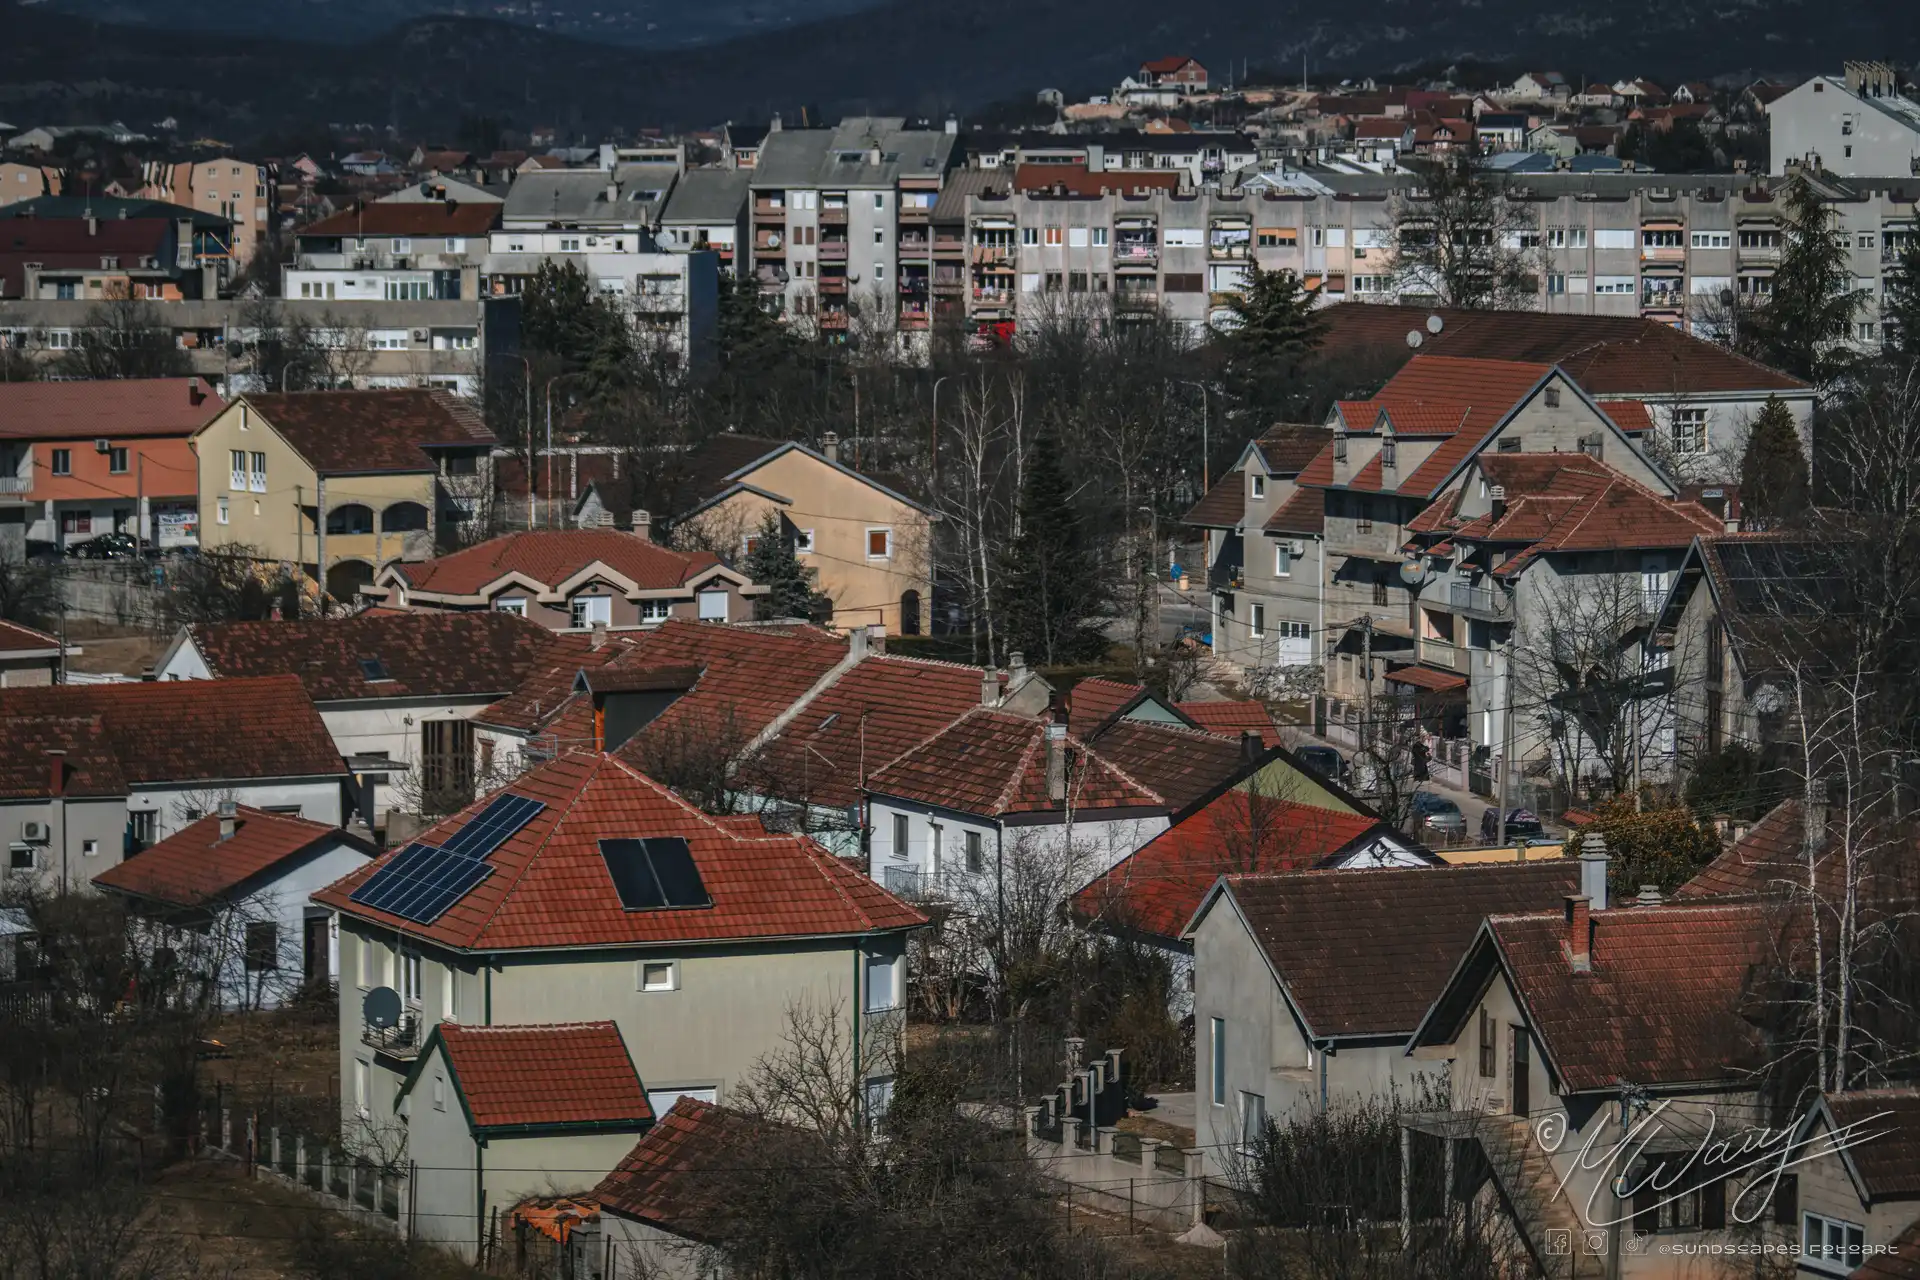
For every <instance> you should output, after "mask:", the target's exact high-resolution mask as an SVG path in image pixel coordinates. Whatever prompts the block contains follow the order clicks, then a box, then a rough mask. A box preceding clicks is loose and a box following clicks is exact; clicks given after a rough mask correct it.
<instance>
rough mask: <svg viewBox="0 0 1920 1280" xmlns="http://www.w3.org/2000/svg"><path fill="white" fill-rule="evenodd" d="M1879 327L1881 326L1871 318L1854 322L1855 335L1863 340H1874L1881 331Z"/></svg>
mask: <svg viewBox="0 0 1920 1280" xmlns="http://www.w3.org/2000/svg"><path fill="white" fill-rule="evenodd" d="M1879 328H1880V326H1878V325H1876V324H1875V323H1874V322H1873V321H1871V320H1861V321H1858V322H1856V323H1855V324H1854V326H1853V336H1854V337H1855V338H1857V339H1858V340H1860V341H1861V342H1872V341H1873V339H1874V335H1875V334H1876V333H1878V332H1879Z"/></svg>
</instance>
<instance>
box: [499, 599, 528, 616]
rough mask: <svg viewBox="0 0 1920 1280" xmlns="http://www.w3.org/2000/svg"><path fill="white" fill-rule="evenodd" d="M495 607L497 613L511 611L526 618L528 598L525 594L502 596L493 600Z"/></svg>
mask: <svg viewBox="0 0 1920 1280" xmlns="http://www.w3.org/2000/svg"><path fill="white" fill-rule="evenodd" d="M493 608H494V612H496V613H511V614H513V615H514V616H516V617H520V618H524V617H526V616H527V599H526V597H525V596H501V597H500V598H499V599H498V600H495V601H494V602H493Z"/></svg>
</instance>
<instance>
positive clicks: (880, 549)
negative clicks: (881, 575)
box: [867, 529, 893, 560]
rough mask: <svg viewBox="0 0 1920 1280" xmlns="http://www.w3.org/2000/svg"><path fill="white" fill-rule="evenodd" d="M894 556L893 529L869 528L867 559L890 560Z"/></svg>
mask: <svg viewBox="0 0 1920 1280" xmlns="http://www.w3.org/2000/svg"><path fill="white" fill-rule="evenodd" d="M892 557H893V530H892V529H868V530H867V559H869V560H889V559H892Z"/></svg>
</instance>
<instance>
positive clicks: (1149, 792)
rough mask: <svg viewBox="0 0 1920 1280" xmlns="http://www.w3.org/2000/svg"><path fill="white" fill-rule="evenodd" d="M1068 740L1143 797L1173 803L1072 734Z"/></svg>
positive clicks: (1210, 735)
mask: <svg viewBox="0 0 1920 1280" xmlns="http://www.w3.org/2000/svg"><path fill="white" fill-rule="evenodd" d="M1168 727H1169V728H1171V727H1173V726H1168ZM1179 727H1180V728H1181V729H1185V728H1186V726H1185V725H1181V726H1179ZM1206 736H1207V737H1209V738H1217V737H1220V736H1221V735H1219V734H1216V733H1209V734H1207V735H1206ZM1067 740H1068V741H1069V742H1077V743H1079V744H1080V750H1081V751H1083V752H1085V753H1086V754H1087V755H1088V756H1089V757H1091V758H1092V759H1093V761H1094V762H1095V763H1096V764H1099V765H1101V766H1103V767H1104V768H1106V769H1107V770H1109V771H1110V772H1112V773H1113V775H1114V776H1115V777H1117V778H1119V779H1120V780H1121V781H1123V782H1125V783H1126V784H1127V785H1128V786H1131V787H1136V788H1138V789H1139V791H1140V793H1141V794H1142V795H1145V796H1149V797H1151V798H1152V799H1154V800H1156V801H1158V802H1159V803H1161V804H1170V803H1171V801H1169V800H1168V799H1167V798H1166V797H1165V796H1163V795H1161V794H1160V793H1159V792H1158V791H1156V790H1154V789H1153V788H1152V787H1150V786H1148V785H1147V784H1146V783H1144V782H1142V781H1140V779H1138V778H1136V777H1134V776H1133V775H1132V774H1131V773H1128V772H1127V771H1126V770H1125V769H1122V768H1121V767H1120V766H1119V765H1117V764H1115V763H1114V762H1113V761H1111V760H1109V759H1107V758H1106V757H1105V756H1103V755H1101V754H1100V753H1099V752H1098V751H1095V750H1094V749H1093V748H1092V747H1090V746H1088V745H1087V744H1086V743H1085V742H1082V741H1081V740H1080V739H1078V738H1075V737H1074V736H1073V735H1072V734H1068V735H1067ZM1081 777H1082V778H1083V779H1084V778H1085V777H1086V774H1085V771H1084V770H1083V771H1082V773H1081Z"/></svg>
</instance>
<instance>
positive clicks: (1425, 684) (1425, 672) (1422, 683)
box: [1387, 667, 1467, 693]
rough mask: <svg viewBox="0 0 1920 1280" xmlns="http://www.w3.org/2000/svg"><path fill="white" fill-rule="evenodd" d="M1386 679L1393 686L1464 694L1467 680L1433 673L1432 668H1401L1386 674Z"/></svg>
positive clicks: (1439, 672) (1447, 673)
mask: <svg viewBox="0 0 1920 1280" xmlns="http://www.w3.org/2000/svg"><path fill="white" fill-rule="evenodd" d="M1387 679H1388V681H1390V682H1391V683H1394V684H1410V685H1413V686H1414V687H1415V688H1417V689H1426V690H1429V691H1430V692H1433V693H1453V692H1456V691H1458V692H1460V693H1465V692H1466V690H1467V678H1466V677H1465V676H1459V675H1454V674H1452V673H1451V672H1446V671H1435V670H1434V669H1433V668H1432V667H1401V668H1399V669H1398V670H1396V671H1389V672H1387Z"/></svg>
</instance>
